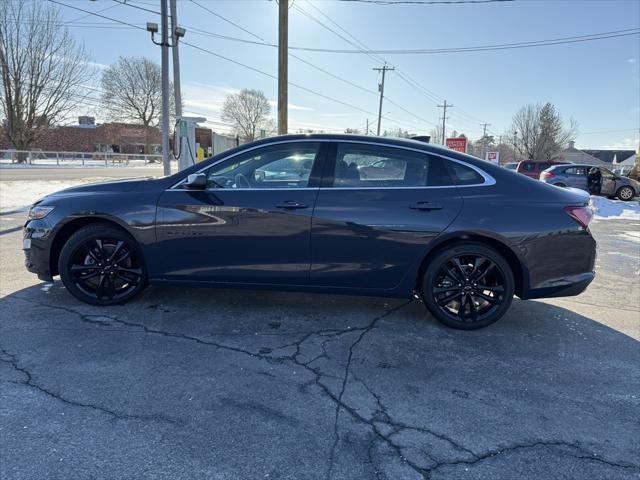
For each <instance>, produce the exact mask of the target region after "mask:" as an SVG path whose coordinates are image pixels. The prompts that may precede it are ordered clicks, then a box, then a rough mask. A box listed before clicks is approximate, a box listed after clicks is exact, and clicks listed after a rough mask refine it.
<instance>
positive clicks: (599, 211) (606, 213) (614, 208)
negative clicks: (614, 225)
mask: <svg viewBox="0 0 640 480" xmlns="http://www.w3.org/2000/svg"><path fill="white" fill-rule="evenodd" d="M591 206H592V207H593V210H594V213H595V218H596V219H598V220H619V219H626V220H640V202H638V201H637V200H632V201H629V202H623V201H621V200H609V199H608V198H605V197H598V196H595V195H592V196H591Z"/></svg>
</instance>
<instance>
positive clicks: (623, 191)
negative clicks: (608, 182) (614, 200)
mask: <svg viewBox="0 0 640 480" xmlns="http://www.w3.org/2000/svg"><path fill="white" fill-rule="evenodd" d="M635 194H636V192H635V191H634V190H633V188H631V187H629V186H624V187H620V188H619V189H618V192H617V193H616V197H618V198H619V199H620V200H622V201H623V202H628V201H629V200H631V199H632V198H633V197H634V195H635Z"/></svg>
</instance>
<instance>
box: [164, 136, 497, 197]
mask: <svg viewBox="0 0 640 480" xmlns="http://www.w3.org/2000/svg"><path fill="white" fill-rule="evenodd" d="M300 142H316V143H318V142H319V143H328V144H333V148H329V147H327V148H326V149H323V148H322V146H321V147H320V149H319V150H318V154H317V159H316V162H318V161H319V162H320V164H321V165H323V166H324V168H323V169H322V170H321V171H322V173H323V175H322V179H321V181H320V184H319V186H313V187H300V188H290V189H287V190H318V189H320V190H371V188H367V187H328V186H326V184H325V179H326V173H327V168H328V167H332V166H333V164H334V163H335V160H336V154H337V146H338V143H340V140H334V139H329V138H327V139H325V138H308V139H305V138H298V139H291V140H281V141H276V142H273V143H269V144H267V145H256V146H254V147H250V148H247V149H245V150H242V151H240V152H235V153H234V154H232V155H229V156H228V157H225V158H221V159H220V160H218V161H217V162H214V163H212V164H209V165H207V166H205V167H202V168H201V169H200V170H197V171H196V172H194V173H202V172H204V171H205V170H208V169H209V168H211V167H213V166H214V165H218V164H219V163H222V162H226V161H227V160H230V159H232V158H234V157H236V156H238V155H244V154H245V153H248V152H250V151H252V150H256V149H258V148H264V147H267V146H272V145H280V144H286V143H300ZM344 142H346V143H358V144H363V145H373V146H379V147H388V148H399V149H402V150H408V151H413V152H418V153H421V154H425V155H434V156H436V157H440V158H442V159H443V160H445V161H446V162H455V163H459V164H460V165H463V166H465V167H468V168H471V169H472V170H475V171H476V172H477V173H478V174H479V175H480V176H481V177H482V178H483V179H484V182H483V183H474V184H471V185H431V186H429V185H425V186H415V187H400V186H398V187H378V189H381V190H406V189H414V190H415V189H423V188H429V189H442V188H469V187H489V186H492V185H495V184H496V180H495V178H493V177H492V176H491V175H489V174H488V173H486V172H485V171H484V170H482V169H481V168H479V167H476V166H475V165H472V164H470V163H467V162H464V161H462V160H458V159H455V158H451V157H449V156H447V155H443V154H441V153H438V152H429V151H425V150H422V149H419V148H411V147H406V146H404V145H389V144H386V143H380V142H375V141H364V140H344ZM331 177H333V173H332V174H331ZM186 180H187V178H186V177H185V178H183V179H182V180H180V181H178V182H176V183H175V184H174V185H172V186H171V187H169V188H168V189H167V191H193V190H190V189H187V188H179V187H180V185H181V184H183V183H184V182H186ZM251 190H252V191H259V190H270V191H273V190H283V189H275V188H246V189H241V188H234V189H227V190H225V191H251ZM207 191H221V190H220V189H213V188H212V189H207Z"/></svg>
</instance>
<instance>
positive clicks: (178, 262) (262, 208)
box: [156, 141, 322, 285]
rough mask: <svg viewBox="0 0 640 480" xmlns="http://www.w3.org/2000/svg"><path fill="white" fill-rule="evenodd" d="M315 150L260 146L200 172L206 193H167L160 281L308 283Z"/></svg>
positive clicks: (161, 215) (306, 145)
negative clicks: (204, 175)
mask: <svg viewBox="0 0 640 480" xmlns="http://www.w3.org/2000/svg"><path fill="white" fill-rule="evenodd" d="M320 147H321V144H320V143H319V142H305V141H298V142H279V143H277V144H272V145H270V146H262V147H258V148H256V149H251V150H249V151H246V152H241V153H239V154H234V155H233V156H232V157H231V158H228V159H225V160H222V161H221V162H217V163H216V164H214V165H213V166H211V167H210V168H208V169H206V170H205V171H204V172H205V173H206V174H207V188H206V189H204V190H189V189H185V188H181V186H180V185H177V186H175V187H174V188H171V189H168V190H166V191H165V192H164V193H163V194H162V195H161V197H160V199H159V202H158V220H157V228H156V231H157V240H158V243H157V245H158V247H157V252H158V254H159V255H161V257H162V264H163V269H162V275H161V276H162V277H163V278H165V279H169V280H194V281H213V282H230V283H257V284H260V283H266V284H295V285H303V284H306V283H308V278H309V267H310V229H311V214H312V212H313V207H314V203H315V201H316V197H317V194H318V183H319V180H320V175H319V173H317V174H316V173H315V171H316V170H317V169H318V168H320V161H321V160H320V159H321V157H322V154H321V152H320V150H321V148H320ZM318 172H319V170H318Z"/></svg>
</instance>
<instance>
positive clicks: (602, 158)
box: [563, 142, 636, 167]
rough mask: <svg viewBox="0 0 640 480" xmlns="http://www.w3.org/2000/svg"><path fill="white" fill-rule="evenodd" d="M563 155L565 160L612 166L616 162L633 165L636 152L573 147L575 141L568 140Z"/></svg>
mask: <svg viewBox="0 0 640 480" xmlns="http://www.w3.org/2000/svg"><path fill="white" fill-rule="evenodd" d="M563 157H564V161H565V162H570V163H584V164H587V165H600V166H607V165H608V166H609V167H613V166H614V165H618V164H625V165H627V164H631V165H633V163H634V161H635V158H636V152H635V151H633V150H593V149H585V150H580V149H577V148H576V147H575V142H569V148H567V149H565V150H564V152H563Z"/></svg>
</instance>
